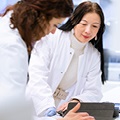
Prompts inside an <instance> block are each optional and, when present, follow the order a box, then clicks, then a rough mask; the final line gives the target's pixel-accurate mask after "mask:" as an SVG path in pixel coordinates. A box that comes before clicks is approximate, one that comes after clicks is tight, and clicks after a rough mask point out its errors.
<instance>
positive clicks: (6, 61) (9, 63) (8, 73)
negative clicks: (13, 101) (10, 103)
mask: <svg viewBox="0 0 120 120" xmlns="http://www.w3.org/2000/svg"><path fill="white" fill-rule="evenodd" d="M12 39H13V36H12ZM12 39H10V38H9V41H5V42H4V41H3V42H2V41H1V44H0V96H2V97H1V98H3V99H4V97H7V98H8V97H13V96H16V97H17V96H20V95H24V92H25V87H26V83H27V70H28V56H27V50H26V46H23V45H22V44H21V42H20V43H19V41H17V42H15V41H12ZM4 40H6V39H4Z"/></svg>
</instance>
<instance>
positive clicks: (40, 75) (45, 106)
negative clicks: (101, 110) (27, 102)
mask: <svg viewBox="0 0 120 120" xmlns="http://www.w3.org/2000/svg"><path fill="white" fill-rule="evenodd" d="M104 27H105V25H104V15H103V12H102V9H101V8H100V6H99V5H98V4H97V3H92V2H83V3H81V4H80V5H78V6H77V8H76V9H75V11H74V13H73V15H72V16H71V17H70V18H69V20H68V21H67V23H66V24H64V25H63V26H61V27H60V29H61V30H59V29H57V30H56V32H55V34H54V35H52V34H49V35H47V36H45V37H44V38H42V39H41V40H40V41H38V42H37V43H36V44H35V47H34V49H33V51H32V54H31V59H30V65H29V82H28V87H27V93H28V95H30V96H31V97H32V100H33V103H34V106H35V110H36V114H37V115H38V116H40V115H43V114H45V115H46V112H45V111H46V110H48V111H49V112H53V113H54V111H55V110H56V108H57V109H58V110H63V111H64V110H65V109H66V107H67V105H68V103H69V102H70V101H75V102H98V101H100V99H101V98H102V93H101V85H102V80H103V79H102V73H101V70H102V71H103V66H102V65H103V64H102V65H101V61H102V59H103V56H102V49H103V48H102V35H103V32H104ZM89 41H90V42H89ZM91 42H92V43H91ZM93 43H94V45H93ZM95 47H96V48H97V49H98V50H97V49H96V48H95ZM99 51H100V52H99ZM102 62H103V61H102ZM53 115H54V114H53Z"/></svg>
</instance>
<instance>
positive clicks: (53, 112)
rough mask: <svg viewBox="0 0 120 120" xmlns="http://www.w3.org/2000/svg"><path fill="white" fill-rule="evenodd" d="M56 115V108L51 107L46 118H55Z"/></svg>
mask: <svg viewBox="0 0 120 120" xmlns="http://www.w3.org/2000/svg"><path fill="white" fill-rule="evenodd" d="M54 115H56V108H55V107H50V108H48V109H47V110H46V112H45V116H49V117H51V116H54Z"/></svg>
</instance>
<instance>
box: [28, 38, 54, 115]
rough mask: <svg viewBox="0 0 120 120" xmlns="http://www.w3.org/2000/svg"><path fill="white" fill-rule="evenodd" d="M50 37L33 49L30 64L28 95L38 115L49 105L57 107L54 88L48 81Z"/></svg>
mask: <svg viewBox="0 0 120 120" xmlns="http://www.w3.org/2000/svg"><path fill="white" fill-rule="evenodd" d="M47 41H48V39H47V38H46V39H45V38H44V40H40V41H39V42H38V43H37V44H36V45H35V48H34V49H33V51H32V54H31V58H30V64H29V82H28V86H27V95H29V96H31V98H32V100H33V103H34V107H35V111H36V114H37V116H41V115H43V112H44V111H45V110H46V109H48V108H49V107H55V105H54V99H53V93H52V90H51V88H50V86H49V84H48V83H47V80H48V77H49V65H50V52H51V51H50V48H49V46H48V44H47Z"/></svg>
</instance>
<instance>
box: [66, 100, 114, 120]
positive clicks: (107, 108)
mask: <svg viewBox="0 0 120 120" xmlns="http://www.w3.org/2000/svg"><path fill="white" fill-rule="evenodd" d="M76 104H77V103H74V102H71V103H69V105H68V109H67V111H66V113H65V114H67V113H68V111H69V110H71V109H72V108H73V107H74V106H75V105H76ZM77 112H87V113H88V114H89V115H91V116H94V117H95V120H113V114H114V103H96V102H95V103H94V102H92V103H91V102H84V103H81V106H80V109H79V110H78V111H77Z"/></svg>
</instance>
